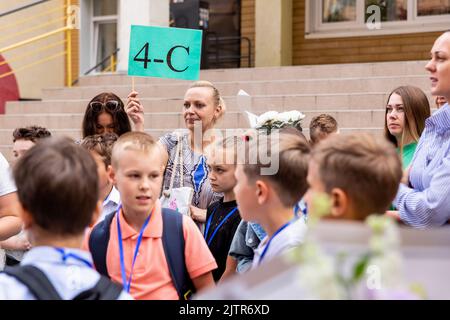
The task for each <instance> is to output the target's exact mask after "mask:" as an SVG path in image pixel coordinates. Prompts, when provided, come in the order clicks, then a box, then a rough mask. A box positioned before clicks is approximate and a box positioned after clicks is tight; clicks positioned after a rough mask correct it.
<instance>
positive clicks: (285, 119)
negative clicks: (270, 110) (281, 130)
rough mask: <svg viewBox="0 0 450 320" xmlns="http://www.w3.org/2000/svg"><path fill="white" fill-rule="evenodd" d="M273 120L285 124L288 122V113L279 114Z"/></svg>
mask: <svg viewBox="0 0 450 320" xmlns="http://www.w3.org/2000/svg"><path fill="white" fill-rule="evenodd" d="M275 119H276V120H277V121H281V122H283V123H287V122H289V120H290V117H289V113H288V112H281V113H279V114H278V115H277V116H276V118H275Z"/></svg>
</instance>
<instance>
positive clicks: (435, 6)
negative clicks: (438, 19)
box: [417, 0, 450, 17]
mask: <svg viewBox="0 0 450 320" xmlns="http://www.w3.org/2000/svg"><path fill="white" fill-rule="evenodd" d="M441 14H450V0H417V15H418V16H420V17H423V16H434V15H441Z"/></svg>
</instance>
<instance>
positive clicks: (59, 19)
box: [0, 17, 66, 42]
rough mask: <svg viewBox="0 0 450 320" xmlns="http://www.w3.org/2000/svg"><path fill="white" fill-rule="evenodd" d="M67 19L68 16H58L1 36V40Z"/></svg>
mask: <svg viewBox="0 0 450 320" xmlns="http://www.w3.org/2000/svg"><path fill="white" fill-rule="evenodd" d="M65 20H66V17H62V18H57V19H53V20H50V21H47V22H45V23H42V24H38V25H36V26H33V27H31V28H28V29H25V30H20V31H18V32H16V33H10V34H8V35H7V36H6V37H4V38H0V42H2V41H5V40H7V39H10V38H14V37H17V36H19V35H22V34H26V33H30V32H31V31H34V30H37V29H41V28H43V27H47V26H49V25H52V24H54V23H56V22H60V21H65Z"/></svg>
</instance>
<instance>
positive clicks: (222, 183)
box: [206, 151, 236, 193]
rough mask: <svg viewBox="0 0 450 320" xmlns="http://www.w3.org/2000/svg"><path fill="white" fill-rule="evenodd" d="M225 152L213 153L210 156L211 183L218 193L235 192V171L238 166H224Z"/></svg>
mask: <svg viewBox="0 0 450 320" xmlns="http://www.w3.org/2000/svg"><path fill="white" fill-rule="evenodd" d="M225 160H226V159H225V153H224V152H220V151H219V152H211V153H210V154H208V158H207V161H206V163H207V165H208V169H209V175H208V178H209V181H210V182H211V188H212V189H213V191H214V192H217V193H221V192H223V193H227V192H230V191H233V188H234V186H235V185H236V177H235V176H234V171H235V169H236V166H235V165H233V164H224V163H225V162H226V161H225Z"/></svg>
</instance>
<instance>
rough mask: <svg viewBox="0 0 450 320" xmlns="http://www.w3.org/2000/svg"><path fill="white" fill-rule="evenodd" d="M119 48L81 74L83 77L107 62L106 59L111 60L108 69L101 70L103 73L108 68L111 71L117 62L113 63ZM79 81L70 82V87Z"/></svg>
mask: <svg viewBox="0 0 450 320" xmlns="http://www.w3.org/2000/svg"><path fill="white" fill-rule="evenodd" d="M119 50H120V48H117V49H116V50H114V51H113V52H112V53H111V54H109V55H107V56H106V57H105V58H103V60H102V61H100V62H99V63H97V64H96V65H95V66H93V67H92V68H90V69H89V70H87V71H85V72H84V73H83V76H87V75H88V74H89V73H91V72H92V71H94V70H95V69H97V68H98V67H100V66H101V65H102V64H103V63H105V62H106V61H108V59H111V62H110V66H109V67H108V68H106V69H105V70H102V71H103V72H106V70H108V69H109V68H111V70H112V69H113V67H114V66H116V65H117V62H115V61H114V56H115V55H116V54H117V52H119ZM79 80H80V79H79V78H77V79H75V80H74V81H73V82H72V85H74V84H77V83H78V81H79Z"/></svg>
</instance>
